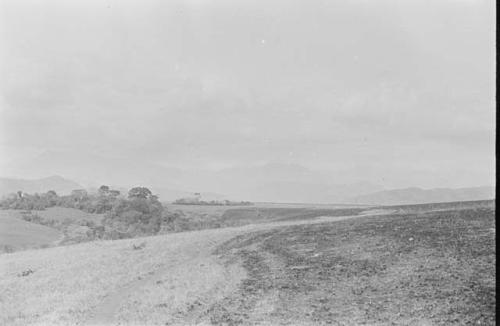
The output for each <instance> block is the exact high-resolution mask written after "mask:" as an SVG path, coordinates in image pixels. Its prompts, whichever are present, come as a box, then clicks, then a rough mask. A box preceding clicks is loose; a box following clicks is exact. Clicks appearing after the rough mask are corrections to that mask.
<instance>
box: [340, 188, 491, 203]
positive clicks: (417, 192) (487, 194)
mask: <svg viewBox="0 0 500 326" xmlns="http://www.w3.org/2000/svg"><path fill="white" fill-rule="evenodd" d="M494 198H495V188H494V187H490V186H483V187H470V188H458V189H450V188H434V189H420V188H416V187H413V188H406V189H393V190H384V191H378V192H375V193H371V194H367V195H361V196H358V197H355V198H352V199H350V200H348V201H349V202H351V203H353V204H366V205H404V204H424V203H440V202H454V201H469V200H484V199H494Z"/></svg>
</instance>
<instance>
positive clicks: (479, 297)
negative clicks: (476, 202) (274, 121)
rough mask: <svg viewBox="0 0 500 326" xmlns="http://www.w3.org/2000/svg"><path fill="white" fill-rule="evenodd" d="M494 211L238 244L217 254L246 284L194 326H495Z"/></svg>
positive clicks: (355, 224) (399, 218)
mask: <svg viewBox="0 0 500 326" xmlns="http://www.w3.org/2000/svg"><path fill="white" fill-rule="evenodd" d="M494 215H495V214H494V210H493V209H469V210H460V211H446V212H436V213H423V214H418V215H415V214H407V215H392V216H380V217H376V218H374V217H371V218H357V219H352V220H345V221H341V222H336V223H325V224H310V225H297V226H290V227H285V228H281V229H274V230H269V231H262V232H255V233H251V234H245V235H242V236H239V237H237V238H234V239H232V240H231V241H229V242H227V243H225V244H224V245H223V246H221V247H219V248H218V251H217V253H218V254H219V255H220V256H221V257H223V258H224V259H225V260H226V261H227V263H228V264H231V263H232V262H234V261H240V262H242V263H243V266H244V267H245V269H246V270H247V273H248V277H247V278H246V279H245V280H244V281H243V282H242V283H241V284H240V287H239V289H238V291H237V292H235V293H233V294H231V295H230V296H228V297H226V298H224V299H223V300H221V301H218V302H216V303H215V304H213V305H212V306H211V307H210V308H209V309H208V311H207V312H206V313H205V314H203V316H200V318H199V320H198V322H207V323H212V324H226V325H237V324H273V325H275V324H283V325H285V324H295V325H297V324H333V325H353V324H355V325H359V324H370V325H373V324H378V325H391V324H393V325H455V324H456V325H494V324H495V307H496V299H495V295H496V290H495V286H496V281H495V275H496V270H495V262H496V258H495V217H494Z"/></svg>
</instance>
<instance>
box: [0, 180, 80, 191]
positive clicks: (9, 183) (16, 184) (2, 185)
mask: <svg viewBox="0 0 500 326" xmlns="http://www.w3.org/2000/svg"><path fill="white" fill-rule="evenodd" d="M82 188H83V187H82V186H81V185H79V184H78V183H76V182H74V181H71V180H68V179H65V178H63V177H60V176H51V177H47V178H42V179H34V180H26V179H15V178H0V195H2V196H3V195H7V194H9V193H15V192H17V191H19V190H21V191H23V192H26V193H30V194H33V193H36V192H37V193H44V192H47V191H49V190H54V191H55V192H57V193H58V194H60V195H64V194H69V193H71V191H72V190H74V189H82Z"/></svg>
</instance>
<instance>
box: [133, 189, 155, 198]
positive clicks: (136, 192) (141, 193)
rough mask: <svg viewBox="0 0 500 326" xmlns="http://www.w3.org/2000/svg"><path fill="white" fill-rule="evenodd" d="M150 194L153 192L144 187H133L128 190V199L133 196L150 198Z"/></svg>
mask: <svg viewBox="0 0 500 326" xmlns="http://www.w3.org/2000/svg"><path fill="white" fill-rule="evenodd" d="M151 195H153V193H152V192H151V190H149V189H148V188H146V187H134V188H132V189H130V190H129V192H128V198H129V199H133V198H142V199H148V198H150V196H151Z"/></svg>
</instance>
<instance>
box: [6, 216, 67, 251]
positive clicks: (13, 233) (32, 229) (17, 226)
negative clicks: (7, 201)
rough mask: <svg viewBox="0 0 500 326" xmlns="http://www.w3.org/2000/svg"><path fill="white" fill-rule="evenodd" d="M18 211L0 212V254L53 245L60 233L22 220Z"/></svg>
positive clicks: (58, 238)
mask: <svg viewBox="0 0 500 326" xmlns="http://www.w3.org/2000/svg"><path fill="white" fill-rule="evenodd" d="M20 215H21V213H20V211H11V210H0V253H1V252H13V251H18V250H23V249H33V248H41V247H44V246H50V245H52V244H55V242H56V241H57V240H60V239H61V237H62V233H61V232H59V231H58V230H56V229H53V228H50V227H47V226H44V225H40V224H35V223H30V222H27V221H24V220H22V218H21V216H20Z"/></svg>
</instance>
